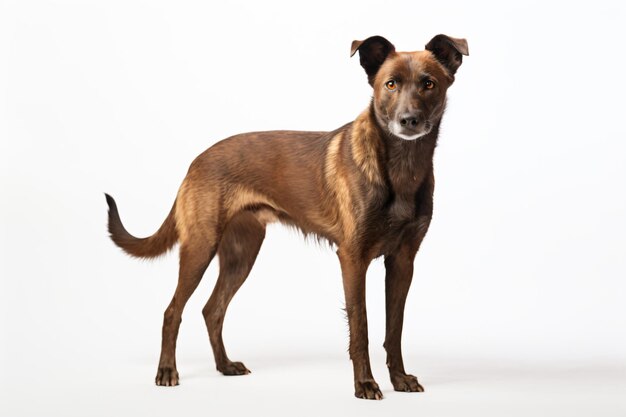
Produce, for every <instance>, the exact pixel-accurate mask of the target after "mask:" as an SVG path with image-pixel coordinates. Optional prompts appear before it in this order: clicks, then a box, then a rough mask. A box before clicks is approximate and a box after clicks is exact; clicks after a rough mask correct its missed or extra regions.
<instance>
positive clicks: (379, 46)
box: [350, 36, 396, 85]
mask: <svg viewBox="0 0 626 417" xmlns="http://www.w3.org/2000/svg"><path fill="white" fill-rule="evenodd" d="M395 50H396V48H395V46H393V44H392V43H391V42H389V41H388V40H387V39H385V38H383V37H382V36H371V37H369V38H367V39H365V40H363V41H353V42H352V47H351V49H350V56H353V55H354V54H355V53H356V52H357V51H359V59H360V61H361V66H362V67H363V69H364V70H365V73H366V74H367V80H368V82H369V83H370V85H374V78H375V77H376V73H377V72H378V69H379V68H380V66H381V65H382V64H383V62H385V59H387V57H388V56H389V54H391V53H393V52H395Z"/></svg>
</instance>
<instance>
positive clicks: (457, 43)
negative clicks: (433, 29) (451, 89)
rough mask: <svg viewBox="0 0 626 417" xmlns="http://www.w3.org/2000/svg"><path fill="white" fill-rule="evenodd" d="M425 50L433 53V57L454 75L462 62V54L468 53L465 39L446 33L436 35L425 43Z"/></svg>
mask: <svg viewBox="0 0 626 417" xmlns="http://www.w3.org/2000/svg"><path fill="white" fill-rule="evenodd" d="M426 50H427V51H430V52H432V53H433V55H435V58H437V60H438V61H439V62H441V63H442V64H443V66H444V67H446V68H447V69H448V71H450V75H454V74H455V73H456V70H457V69H459V67H460V66H461V63H462V62H463V55H469V50H468V49H467V41H466V40H465V39H458V38H451V37H450V36H446V35H437V36H435V37H434V38H432V39H431V40H430V42H428V43H427V44H426Z"/></svg>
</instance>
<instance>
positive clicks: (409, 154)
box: [351, 103, 441, 184]
mask: <svg viewBox="0 0 626 417" xmlns="http://www.w3.org/2000/svg"><path fill="white" fill-rule="evenodd" d="M440 123H441V118H439V119H438V120H437V121H436V122H435V123H434V125H433V128H432V130H431V131H430V133H428V134H427V135H424V136H423V137H421V138H419V139H416V140H404V139H401V138H398V137H396V136H394V135H393V134H392V133H391V132H389V130H387V129H385V128H383V127H382V126H381V125H380V123H379V122H378V120H377V117H376V114H375V108H374V105H373V103H372V104H371V105H370V106H369V107H368V108H367V109H366V110H365V111H363V112H362V113H361V114H360V115H359V116H358V117H357V118H356V120H355V121H354V123H353V125H352V132H351V138H352V144H351V146H352V156H353V158H354V161H355V162H356V164H357V166H358V167H359V168H360V169H361V171H362V172H363V173H364V174H365V176H366V178H367V179H368V180H369V181H370V182H372V183H374V184H383V183H385V178H389V179H391V180H392V182H394V183H395V182H396V181H395V180H397V181H402V180H403V179H404V178H405V177H406V178H413V177H414V176H415V175H416V174H421V173H422V172H424V171H425V170H428V169H429V168H430V167H431V166H432V158H433V154H434V150H435V146H436V145H437V137H438V136H439V125H440ZM394 179H395V180H394Z"/></svg>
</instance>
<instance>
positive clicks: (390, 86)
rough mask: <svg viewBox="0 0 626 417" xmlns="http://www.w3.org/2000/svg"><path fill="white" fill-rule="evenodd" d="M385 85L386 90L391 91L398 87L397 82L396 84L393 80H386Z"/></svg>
mask: <svg viewBox="0 0 626 417" xmlns="http://www.w3.org/2000/svg"><path fill="white" fill-rule="evenodd" d="M385 87H387V90H389V91H393V90H395V89H396V88H398V84H396V81H395V80H389V81H387V83H386V84H385Z"/></svg>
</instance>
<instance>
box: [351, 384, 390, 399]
mask: <svg viewBox="0 0 626 417" xmlns="http://www.w3.org/2000/svg"><path fill="white" fill-rule="evenodd" d="M354 396H355V397H357V398H363V399H366V400H382V399H383V393H382V392H380V388H378V384H377V383H376V381H374V380H373V379H371V380H365V381H355V383H354Z"/></svg>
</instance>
